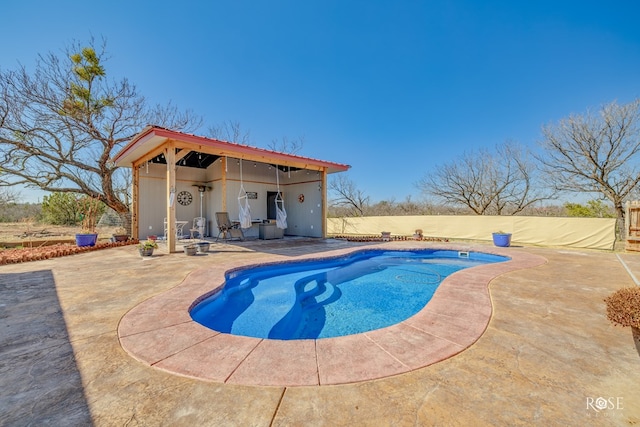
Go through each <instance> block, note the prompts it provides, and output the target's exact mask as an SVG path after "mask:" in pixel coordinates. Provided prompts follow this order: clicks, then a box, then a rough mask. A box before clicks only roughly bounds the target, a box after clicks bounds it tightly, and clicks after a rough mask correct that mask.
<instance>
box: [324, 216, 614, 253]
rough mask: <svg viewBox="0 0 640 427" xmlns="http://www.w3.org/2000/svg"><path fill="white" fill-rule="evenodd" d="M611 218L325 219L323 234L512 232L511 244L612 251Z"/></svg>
mask: <svg viewBox="0 0 640 427" xmlns="http://www.w3.org/2000/svg"><path fill="white" fill-rule="evenodd" d="M615 226H616V220H615V218H559V217H532V216H484V215H474V216H459V215H434V216H370V217H360V218H328V219H327V233H328V234H330V235H336V234H360V235H362V234H367V235H378V234H380V232H382V231H390V232H391V234H392V235H394V234H395V235H403V236H407V235H412V234H413V233H414V232H415V230H416V229H421V230H422V234H423V235H424V236H425V237H441V238H449V239H465V240H487V241H491V233H492V232H494V231H503V232H506V233H512V234H513V236H512V240H511V241H512V244H518V243H519V244H524V245H541V246H566V247H572V248H590V249H608V250H611V249H613V245H614V242H615Z"/></svg>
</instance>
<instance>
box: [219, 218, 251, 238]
mask: <svg viewBox="0 0 640 427" xmlns="http://www.w3.org/2000/svg"><path fill="white" fill-rule="evenodd" d="M216 223H217V224H218V236H217V237H216V242H217V241H218V239H219V238H220V235H222V236H223V238H224V239H226V240H230V239H239V240H244V233H243V232H242V229H241V228H240V224H239V223H235V224H234V223H233V222H231V219H229V212H216Z"/></svg>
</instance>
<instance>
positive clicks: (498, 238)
mask: <svg viewBox="0 0 640 427" xmlns="http://www.w3.org/2000/svg"><path fill="white" fill-rule="evenodd" d="M492 236H493V244H494V245H496V246H500V247H503V248H508V247H509V246H511V233H505V232H504V231H496V232H494V233H492Z"/></svg>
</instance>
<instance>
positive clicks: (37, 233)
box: [0, 222, 116, 247]
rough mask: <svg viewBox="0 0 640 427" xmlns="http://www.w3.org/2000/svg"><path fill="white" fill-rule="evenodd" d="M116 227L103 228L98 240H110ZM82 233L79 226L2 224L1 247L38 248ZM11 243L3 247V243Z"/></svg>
mask: <svg viewBox="0 0 640 427" xmlns="http://www.w3.org/2000/svg"><path fill="white" fill-rule="evenodd" d="M115 230H116V227H101V228H98V229H97V230H96V231H97V232H98V239H100V240H103V239H109V238H110V237H111V236H112V235H113V233H114V231H115ZM79 232H80V227H78V226H73V227H71V226H62V225H51V224H39V223H30V222H3V223H0V247H3V246H16V245H15V244H16V243H24V244H25V246H31V245H33V246H38V245H41V244H43V243H45V242H65V241H73V240H74V239H75V235H76V233H79ZM3 242H6V243H10V245H3V244H2V243H3Z"/></svg>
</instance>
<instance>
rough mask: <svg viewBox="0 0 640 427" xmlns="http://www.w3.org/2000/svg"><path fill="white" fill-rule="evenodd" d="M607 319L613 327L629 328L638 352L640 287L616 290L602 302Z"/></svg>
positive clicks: (639, 337) (639, 340) (639, 346)
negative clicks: (605, 306) (605, 307)
mask: <svg viewBox="0 0 640 427" xmlns="http://www.w3.org/2000/svg"><path fill="white" fill-rule="evenodd" d="M604 302H605V304H606V305H607V319H609V320H610V321H611V323H613V324H614V325H618V326H625V327H630V328H631V333H632V334H633V339H634V341H635V343H636V348H638V349H639V351H640V286H633V287H630V288H622V289H618V290H617V291H615V292H614V293H612V294H611V295H609V296H608V297H607V298H605V300H604Z"/></svg>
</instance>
